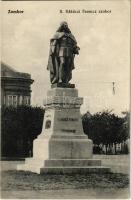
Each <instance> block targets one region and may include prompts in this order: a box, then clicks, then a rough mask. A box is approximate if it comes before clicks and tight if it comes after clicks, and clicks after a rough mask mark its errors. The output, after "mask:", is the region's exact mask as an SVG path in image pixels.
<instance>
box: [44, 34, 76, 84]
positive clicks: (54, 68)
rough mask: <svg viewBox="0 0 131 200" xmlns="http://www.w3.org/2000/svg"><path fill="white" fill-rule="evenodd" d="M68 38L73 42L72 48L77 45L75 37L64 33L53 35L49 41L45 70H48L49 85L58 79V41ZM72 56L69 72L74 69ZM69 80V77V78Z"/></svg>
mask: <svg viewBox="0 0 131 200" xmlns="http://www.w3.org/2000/svg"><path fill="white" fill-rule="evenodd" d="M64 35H65V36H66V37H70V38H71V39H72V40H73V42H74V46H76V45H77V42H76V39H75V37H74V36H73V35H72V34H71V33H65V32H56V33H55V35H54V36H53V37H52V38H51V40H50V51H49V59H48V65H47V70H50V79H51V83H55V82H56V81H57V80H58V79H59V77H58V75H59V74H58V71H59V62H60V61H59V57H58V55H59V50H60V46H59V42H58V41H59V39H61V38H62V37H63V36H64ZM74 68H75V67H74V55H73V56H72V62H71V71H72V70H73V69H74ZM70 79H71V77H70Z"/></svg>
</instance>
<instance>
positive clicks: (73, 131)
mask: <svg viewBox="0 0 131 200" xmlns="http://www.w3.org/2000/svg"><path fill="white" fill-rule="evenodd" d="M61 131H63V132H71V133H75V132H76V130H75V129H73V130H71V129H61Z"/></svg>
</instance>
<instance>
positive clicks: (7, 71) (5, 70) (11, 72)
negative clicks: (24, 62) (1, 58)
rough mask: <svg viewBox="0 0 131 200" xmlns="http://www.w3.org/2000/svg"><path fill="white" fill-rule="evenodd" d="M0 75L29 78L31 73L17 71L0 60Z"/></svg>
mask: <svg viewBox="0 0 131 200" xmlns="http://www.w3.org/2000/svg"><path fill="white" fill-rule="evenodd" d="M1 77H10V78H11V77H12V78H23V79H31V75H30V74H28V73H23V72H18V71H16V70H15V69H14V68H12V67H10V66H9V65H8V64H5V63H4V62H1Z"/></svg>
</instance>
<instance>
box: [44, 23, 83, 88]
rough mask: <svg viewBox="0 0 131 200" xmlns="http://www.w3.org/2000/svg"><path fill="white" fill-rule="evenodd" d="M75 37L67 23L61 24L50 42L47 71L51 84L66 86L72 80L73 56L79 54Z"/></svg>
mask: <svg viewBox="0 0 131 200" xmlns="http://www.w3.org/2000/svg"><path fill="white" fill-rule="evenodd" d="M79 50H80V48H79V47H78V46H77V42H76V39H75V37H74V36H73V35H72V33H71V31H70V29H69V28H68V24H67V22H62V23H61V24H60V27H59V28H58V30H57V32H56V33H55V35H54V36H53V38H52V39H51V40H50V53H49V60H48V66H47V69H48V70H50V81H51V83H52V84H55V83H64V84H68V83H69V81H70V80H71V78H72V70H73V69H74V57H75V54H79Z"/></svg>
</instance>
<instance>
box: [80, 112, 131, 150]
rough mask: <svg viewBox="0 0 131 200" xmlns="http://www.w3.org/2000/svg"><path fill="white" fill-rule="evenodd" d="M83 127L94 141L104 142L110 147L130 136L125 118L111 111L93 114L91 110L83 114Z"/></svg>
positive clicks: (98, 143)
mask: <svg viewBox="0 0 131 200" xmlns="http://www.w3.org/2000/svg"><path fill="white" fill-rule="evenodd" d="M82 122H83V129H84V132H85V134H87V135H88V137H89V138H90V139H92V140H93V143H94V144H96V145H98V146H99V145H100V144H103V145H105V146H106V153H107V147H108V146H109V147H110V148H111V147H112V145H113V144H114V145H115V152H116V144H117V143H121V142H123V141H125V140H126V139H127V138H128V134H127V133H129V131H127V128H125V126H123V125H124V123H125V118H122V117H118V116H117V115H115V114H112V113H111V111H108V110H106V111H103V112H98V113H95V114H94V115H91V114H90V113H89V112H87V113H86V114H84V115H83V116H82Z"/></svg>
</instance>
